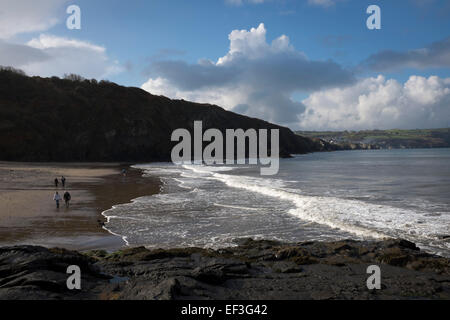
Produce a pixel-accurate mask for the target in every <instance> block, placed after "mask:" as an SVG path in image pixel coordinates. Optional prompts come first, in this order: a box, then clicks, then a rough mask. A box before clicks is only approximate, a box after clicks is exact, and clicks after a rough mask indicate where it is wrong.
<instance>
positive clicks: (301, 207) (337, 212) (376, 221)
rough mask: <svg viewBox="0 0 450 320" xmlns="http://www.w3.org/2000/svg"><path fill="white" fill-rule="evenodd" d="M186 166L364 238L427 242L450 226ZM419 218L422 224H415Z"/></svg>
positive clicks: (440, 219)
mask: <svg viewBox="0 0 450 320" xmlns="http://www.w3.org/2000/svg"><path fill="white" fill-rule="evenodd" d="M186 168H187V169H190V170H193V171H195V172H197V173H198V174H200V175H205V174H206V173H209V174H210V176H209V179H216V180H219V181H222V182H223V183H225V184H226V185H227V186H229V187H232V188H239V189H245V190H248V191H252V192H256V193H259V194H262V195H265V196H269V197H275V198H278V199H281V200H285V201H290V202H291V203H293V204H294V205H295V207H294V208H292V209H291V210H289V213H290V214H292V215H294V216H297V217H299V218H300V219H302V220H306V221H310V222H314V223H318V224H322V225H326V226H328V227H331V228H336V229H340V230H342V231H345V232H350V233H353V234H355V235H357V236H360V237H363V238H367V237H370V238H386V237H403V238H406V239H410V240H412V241H430V240H436V236H437V235H438V234H447V233H448V226H449V225H450V220H449V218H448V217H447V216H431V217H427V219H425V220H424V219H421V218H423V213H421V212H415V211H412V210H407V209H401V208H396V207H391V206H385V205H376V204H371V203H368V202H363V201H359V200H350V199H342V198H337V197H321V196H307V195H302V194H299V193H298V192H290V191H289V190H290V189H287V188H285V187H284V186H283V183H282V182H280V181H279V180H275V179H267V178H255V177H248V176H237V175H227V174H223V173H219V172H215V171H208V170H205V169H204V168H203V167H194V168H192V167H190V166H186ZM205 178H206V177H205ZM419 219H420V222H421V223H417V222H418V221H419ZM411 222H412V223H411ZM444 245H445V246H448V245H446V244H444Z"/></svg>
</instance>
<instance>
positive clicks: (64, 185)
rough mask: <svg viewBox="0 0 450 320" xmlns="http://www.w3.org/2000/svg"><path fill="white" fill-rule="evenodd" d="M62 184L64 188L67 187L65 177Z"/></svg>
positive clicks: (62, 178)
mask: <svg viewBox="0 0 450 320" xmlns="http://www.w3.org/2000/svg"><path fill="white" fill-rule="evenodd" d="M61 183H62V186H63V188H65V187H66V177H64V176H62V177H61Z"/></svg>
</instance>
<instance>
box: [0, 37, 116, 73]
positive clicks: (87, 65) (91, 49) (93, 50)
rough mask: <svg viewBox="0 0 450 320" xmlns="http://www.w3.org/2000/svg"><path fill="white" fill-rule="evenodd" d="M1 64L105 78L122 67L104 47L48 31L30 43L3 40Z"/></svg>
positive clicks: (38, 70) (0, 50)
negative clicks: (53, 34) (110, 56)
mask: <svg viewBox="0 0 450 320" xmlns="http://www.w3.org/2000/svg"><path fill="white" fill-rule="evenodd" d="M0 65H4V66H13V67H15V68H19V69H22V70H24V71H25V72H26V73H27V74H29V75H39V76H43V77H50V76H60V77H62V76H64V74H67V73H76V74H80V75H81V76H83V77H86V78H96V79H101V78H105V77H107V76H109V75H112V74H115V73H117V72H120V71H121V70H122V67H121V66H120V65H119V63H118V62H116V61H111V59H110V58H109V57H108V56H107V54H106V49H105V48H104V47H101V46H98V45H94V44H91V43H89V42H86V41H81V40H76V39H68V38H62V37H56V36H52V35H45V34H43V35H40V36H39V37H38V38H33V39H32V40H30V41H29V42H28V43H26V44H13V43H8V42H5V41H0Z"/></svg>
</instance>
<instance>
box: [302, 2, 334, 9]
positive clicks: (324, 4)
mask: <svg viewBox="0 0 450 320" xmlns="http://www.w3.org/2000/svg"><path fill="white" fill-rule="evenodd" d="M335 2H336V0H308V3H309V4H311V5H315V6H320V7H324V8H327V7H331V6H333V5H334V4H335Z"/></svg>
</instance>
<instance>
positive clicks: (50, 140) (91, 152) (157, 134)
mask: <svg viewBox="0 0 450 320" xmlns="http://www.w3.org/2000/svg"><path fill="white" fill-rule="evenodd" d="M195 120H202V121H203V127H204V130H206V129H208V128H217V129H220V130H225V129H237V128H242V129H248V128H254V129H263V128H265V129H280V154H281V155H282V156H287V155H288V154H292V153H307V152H312V151H321V150H328V149H330V150H331V149H332V148H333V147H330V145H329V144H327V145H323V144H320V143H317V142H315V141H313V140H311V139H309V138H304V137H300V136H297V135H295V134H294V133H293V132H291V130H289V129H288V128H283V127H279V126H276V125H274V124H271V123H268V122H265V121H262V120H258V119H253V118H249V117H245V116H242V115H238V114H235V113H233V112H228V111H225V110H224V109H222V108H220V107H218V106H213V105H207V104H197V103H192V102H187V101H183V100H171V99H168V98H166V97H162V96H155V95H151V94H149V93H147V92H146V91H143V90H141V89H138V88H127V87H122V86H119V85H116V84H114V83H110V82H104V81H103V82H100V83H97V82H96V81H89V80H82V81H72V80H62V79H59V78H40V77H26V76H24V75H22V74H18V73H15V72H12V71H5V70H3V71H0V160H6V161H130V162H131V161H152V160H155V161H168V160H170V153H171V150H172V147H173V145H174V144H175V143H171V141H170V137H171V134H172V132H173V130H175V129H178V128H186V129H188V130H190V131H192V128H193V124H194V121H195Z"/></svg>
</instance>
